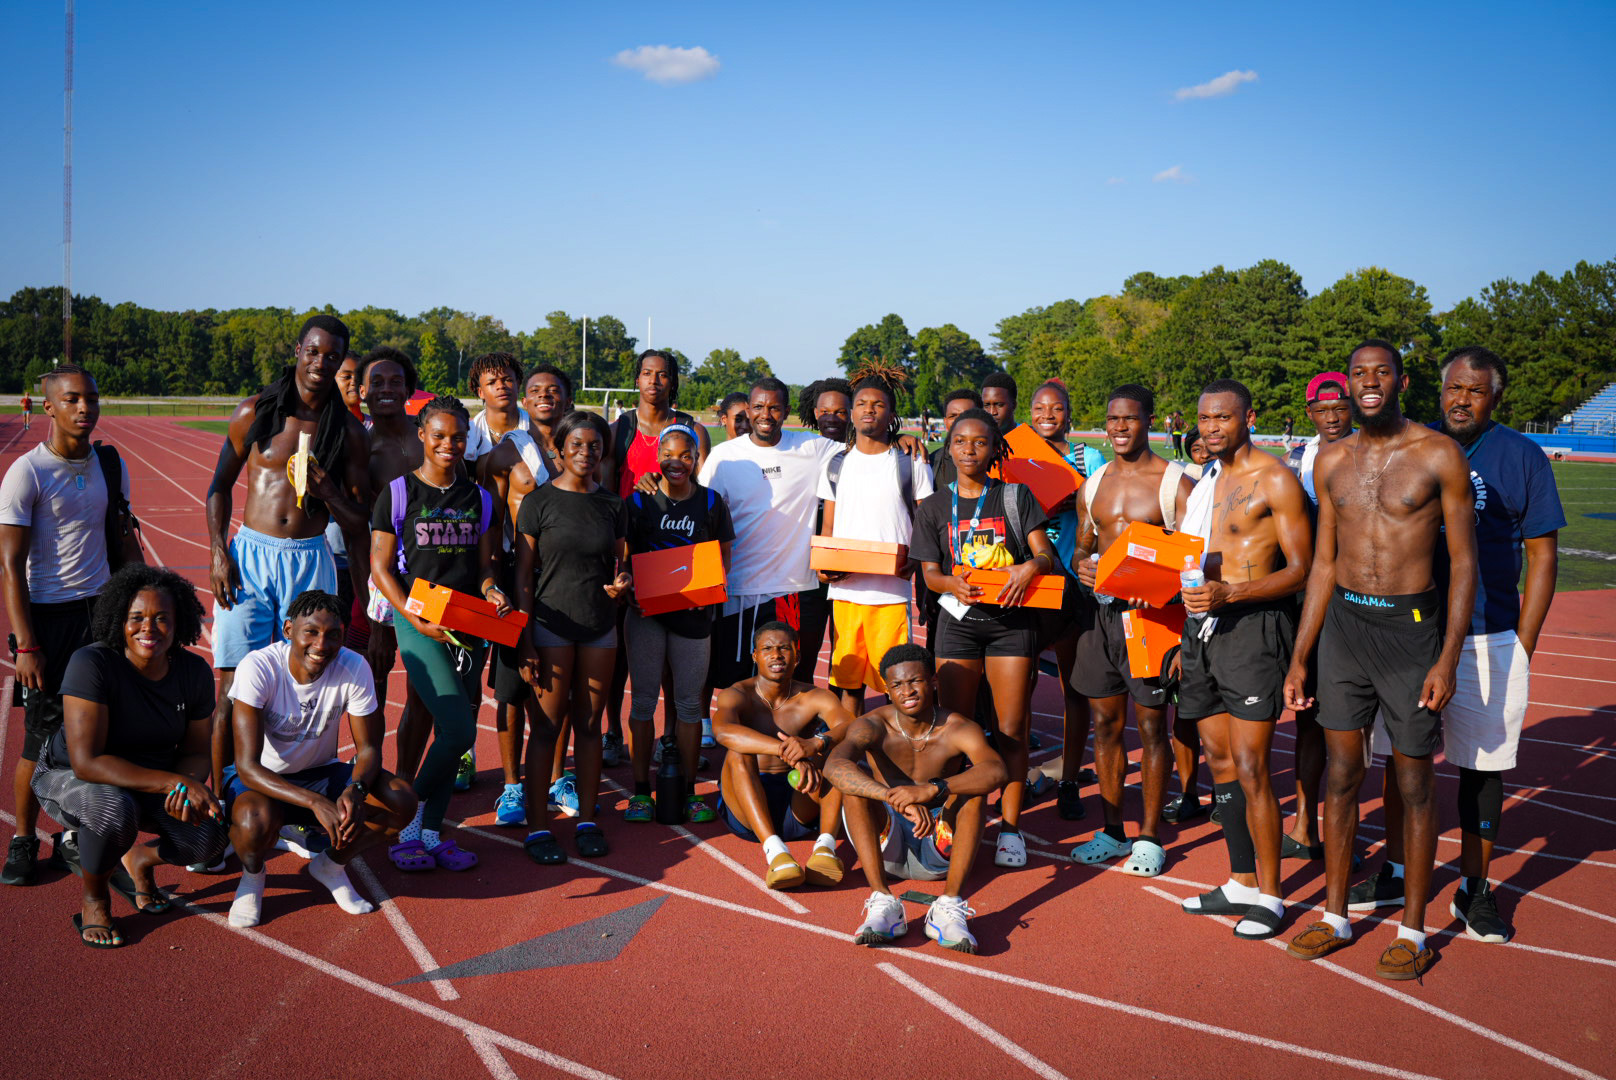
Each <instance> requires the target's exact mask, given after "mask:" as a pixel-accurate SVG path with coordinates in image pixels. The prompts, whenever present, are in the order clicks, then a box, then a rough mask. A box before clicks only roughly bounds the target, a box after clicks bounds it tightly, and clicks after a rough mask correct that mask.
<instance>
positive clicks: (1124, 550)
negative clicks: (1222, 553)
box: [1094, 521, 1206, 607]
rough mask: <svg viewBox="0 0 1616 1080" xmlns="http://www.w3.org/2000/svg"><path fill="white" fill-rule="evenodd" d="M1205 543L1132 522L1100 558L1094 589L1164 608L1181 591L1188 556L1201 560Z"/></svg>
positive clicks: (1191, 537)
mask: <svg viewBox="0 0 1616 1080" xmlns="http://www.w3.org/2000/svg"><path fill="white" fill-rule="evenodd" d="M1205 546H1206V541H1204V540H1202V539H1201V538H1200V537H1199V536H1193V535H1191V534H1190V533H1186V532H1177V531H1169V530H1167V529H1164V528H1162V527H1161V526H1160V525H1151V524H1148V523H1147V522H1143V521H1134V522H1130V523H1129V525H1128V527H1127V528H1125V529H1123V530H1122V533H1121V535H1119V536H1118V537H1117V538H1116V540H1115V541H1113V542H1112V544H1111V546H1110V547H1109V548H1107V549H1106V551H1105V553H1104V554H1103V555H1101V556H1100V565H1099V567H1098V568H1097V570H1096V573H1095V576H1094V584H1095V589H1096V590H1097V591H1099V592H1102V593H1105V594H1106V595H1108V596H1117V597H1124V598H1127V597H1137V598H1139V599H1140V600H1144V601H1145V602H1147V603H1149V604H1151V605H1153V606H1155V607H1163V606H1165V605H1166V604H1167V602H1168V601H1170V600H1172V598H1173V597H1174V596H1177V595H1178V591H1179V577H1178V576H1179V574H1180V573H1181V572H1182V571H1183V569H1184V559H1185V558H1186V557H1190V558H1194V559H1197V560H1199V559H1200V557H1201V551H1202V549H1203V548H1204V547H1205Z"/></svg>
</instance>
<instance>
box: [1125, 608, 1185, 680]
mask: <svg viewBox="0 0 1616 1080" xmlns="http://www.w3.org/2000/svg"><path fill="white" fill-rule="evenodd" d="M1187 615H1188V612H1186V611H1185V610H1184V605H1183V604H1168V605H1167V606H1166V607H1152V608H1132V609H1130V610H1128V611H1124V612H1123V613H1122V636H1123V639H1124V640H1126V641H1127V643H1128V670H1129V672H1131V673H1132V674H1133V677H1134V678H1136V679H1154V678H1156V677H1158V676H1159V675H1161V673H1162V664H1163V662H1164V661H1165V660H1166V659H1167V654H1168V653H1169V652H1171V651H1172V650H1173V649H1174V648H1176V647H1177V645H1178V643H1179V642H1180V641H1182V640H1183V639H1184V619H1185V617H1186V616H1187Z"/></svg>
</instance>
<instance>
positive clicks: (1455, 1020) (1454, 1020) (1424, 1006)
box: [1145, 885, 1604, 1080]
mask: <svg viewBox="0 0 1616 1080" xmlns="http://www.w3.org/2000/svg"><path fill="white" fill-rule="evenodd" d="M1145 891H1146V892H1150V893H1154V894H1155V895H1157V896H1160V897H1162V898H1163V899H1166V900H1171V901H1173V902H1174V903H1182V900H1180V898H1179V897H1176V896H1174V895H1173V894H1172V893H1170V892H1168V891H1166V890H1165V889H1156V888H1152V887H1151V886H1148V885H1147V886H1145ZM1203 917H1204V918H1211V919H1215V920H1217V921H1218V922H1220V923H1222V924H1223V925H1225V926H1233V925H1234V924H1235V922H1234V920H1233V919H1226V918H1224V917H1223V916H1221V915H1211V916H1203ZM1267 943H1268V944H1269V945H1272V946H1274V947H1275V948H1279V949H1283V948H1285V946H1286V944H1287V943H1286V942H1284V941H1281V940H1280V939H1279V938H1269V939H1268V942H1267ZM1307 962H1308V963H1310V964H1311V965H1312V966H1314V967H1322V968H1324V970H1326V971H1329V972H1333V973H1334V974H1336V975H1340V976H1341V977H1342V978H1344V979H1351V980H1352V981H1353V982H1355V983H1357V984H1358V985H1359V986H1366V987H1368V988H1369V989H1371V990H1373V991H1375V992H1376V993H1377V994H1385V995H1386V996H1387V997H1389V998H1392V999H1393V1000H1395V1001H1399V1002H1401V1003H1403V1004H1404V1005H1407V1006H1409V1007H1410V1008H1414V1009H1418V1010H1419V1011H1420V1012H1423V1013H1425V1014H1427V1015H1429V1016H1434V1017H1436V1018H1437V1019H1439V1020H1446V1021H1447V1022H1448V1023H1450V1024H1453V1025H1454V1026H1455V1027H1460V1028H1463V1029H1464V1030H1466V1031H1468V1032H1470V1033H1472V1034H1474V1035H1480V1036H1481V1037H1482V1038H1483V1039H1487V1040H1488V1041H1490V1042H1495V1043H1497V1044H1498V1045H1499V1046H1504V1047H1508V1048H1509V1049H1511V1050H1514V1051H1516V1052H1518V1053H1521V1054H1524V1055H1526V1056H1527V1057H1529V1058H1531V1059H1533V1060H1534V1061H1537V1062H1540V1063H1542V1064H1544V1065H1547V1066H1549V1067H1550V1068H1554V1069H1558V1070H1560V1071H1561V1072H1563V1073H1567V1074H1569V1075H1571V1076H1576V1077H1579V1078H1581V1080H1604V1078H1603V1077H1601V1076H1600V1075H1599V1074H1598V1073H1593V1072H1589V1071H1588V1070H1587V1069H1584V1068H1581V1067H1580V1066H1577V1065H1573V1064H1571V1062H1569V1061H1565V1060H1563V1059H1562V1058H1557V1057H1555V1056H1554V1055H1553V1054H1551V1053H1549V1052H1548V1051H1546V1050H1539V1049H1538V1048H1537V1047H1535V1046H1528V1045H1527V1044H1526V1043H1523V1042H1521V1041H1520V1040H1519V1039H1512V1038H1510V1037H1509V1036H1508V1035H1504V1034H1500V1033H1499V1032H1496V1031H1494V1030H1492V1029H1491V1028H1487V1027H1483V1026H1482V1025H1480V1024H1478V1023H1476V1022H1475V1021H1473V1020H1466V1019H1465V1018H1464V1017H1462V1016H1459V1015H1458V1014H1457V1013H1451V1012H1448V1011H1447V1010H1446V1009H1439V1008H1437V1007H1436V1006H1435V1005H1432V1004H1430V1003H1429V1002H1427V1001H1422V1000H1421V999H1419V998H1417V997H1414V996H1412V995H1410V994H1404V993H1401V992H1399V991H1398V990H1396V989H1394V988H1393V987H1392V986H1390V985H1389V984H1388V983H1387V982H1386V980H1384V979H1379V980H1377V979H1373V978H1370V977H1369V976H1368V975H1360V974H1358V973H1357V972H1356V971H1352V970H1351V969H1349V968H1344V967H1342V966H1341V965H1340V964H1337V963H1335V962H1334V961H1332V960H1312V961H1307Z"/></svg>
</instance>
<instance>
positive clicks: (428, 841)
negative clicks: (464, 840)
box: [421, 829, 443, 851]
mask: <svg viewBox="0 0 1616 1080" xmlns="http://www.w3.org/2000/svg"><path fill="white" fill-rule="evenodd" d="M441 843H443V838H442V837H441V836H439V835H438V830H436V829H422V830H421V846H422V847H424V848H426V849H427V850H428V851H431V850H432V849H433V848H435V847H437V846H438V845H439V844H441Z"/></svg>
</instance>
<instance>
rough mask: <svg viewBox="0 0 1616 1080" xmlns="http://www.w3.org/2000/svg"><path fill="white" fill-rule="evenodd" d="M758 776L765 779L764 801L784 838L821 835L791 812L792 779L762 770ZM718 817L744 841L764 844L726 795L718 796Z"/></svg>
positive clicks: (795, 838)
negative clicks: (736, 812)
mask: <svg viewBox="0 0 1616 1080" xmlns="http://www.w3.org/2000/svg"><path fill="white" fill-rule="evenodd" d="M758 779H759V780H761V781H763V800H764V802H766V803H768V806H769V821H770V823H772V824H773V825H774V831H775V833H776V834H778V835H779V837H780V839H782V840H806V839H808V838H809V837H811V836H818V835H819V833H818V831H817V830H816V829H815V828H814V827H813V826H811V825H804V824H803V823H802V822H800V821H798V820H797V815H796V814H793V813H792V812H791V796H792V795H793V794H795V791H796V789H795V788H793V787H792V786H791V781H789V780H787V779H786V774H785V773H783V772H760V773H758ZM718 817H719V820H721V821H723V823H724V824H725V825H728V826H729V831H730V832H732V833H734V834H735V835H736V836H739V837H740V838H741V839H742V840H749V841H751V842H752V843H754V844H761V843H762V842H763V840H762V839H761V838H760V837H759V836H758V834H757V833H755V832H753V831H752V830H751V829H749V828H747V827H746V823H745V822H744V821H742V820H741V819H740V818H739V817H737V816H736V815H735V811H733V810H731V809H730V808H729V807H728V806H726V805H725V804H724V795H723V792H722V791H720V792H719V795H718Z"/></svg>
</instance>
